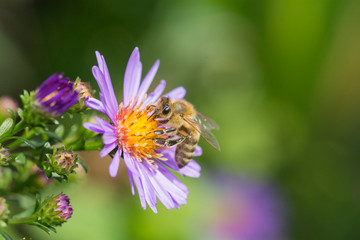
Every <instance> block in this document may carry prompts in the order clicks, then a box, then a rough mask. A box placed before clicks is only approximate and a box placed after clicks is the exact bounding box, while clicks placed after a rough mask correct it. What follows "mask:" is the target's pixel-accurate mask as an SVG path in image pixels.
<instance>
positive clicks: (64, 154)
mask: <svg viewBox="0 0 360 240" xmlns="http://www.w3.org/2000/svg"><path fill="white" fill-rule="evenodd" d="M50 163H51V165H52V167H53V169H54V171H55V172H56V173H57V174H59V175H69V174H70V173H72V172H73V171H74V169H75V168H76V167H77V156H76V154H75V153H73V152H71V151H67V150H58V151H57V152H56V153H55V155H54V156H53V157H52V159H51V160H50Z"/></svg>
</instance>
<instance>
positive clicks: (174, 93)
mask: <svg viewBox="0 0 360 240" xmlns="http://www.w3.org/2000/svg"><path fill="white" fill-rule="evenodd" d="M185 94H186V90H185V88H184V87H177V88H175V89H173V90H171V91H170V92H168V93H166V94H165V95H164V96H165V97H168V98H171V99H183V98H184V97H185Z"/></svg>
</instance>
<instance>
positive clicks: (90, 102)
mask: <svg viewBox="0 0 360 240" xmlns="http://www.w3.org/2000/svg"><path fill="white" fill-rule="evenodd" d="M84 103H85V105H86V106H87V107H88V108H91V109H94V110H96V111H99V112H102V113H106V112H105V108H104V105H103V104H102V102H101V101H99V100H97V99H96V98H89V99H87V100H85V101H84Z"/></svg>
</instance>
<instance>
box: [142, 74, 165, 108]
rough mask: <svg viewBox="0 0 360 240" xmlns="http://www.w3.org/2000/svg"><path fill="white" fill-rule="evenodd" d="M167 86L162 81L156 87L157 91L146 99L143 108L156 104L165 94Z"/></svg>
mask: <svg viewBox="0 0 360 240" xmlns="http://www.w3.org/2000/svg"><path fill="white" fill-rule="evenodd" d="M165 86H166V81H165V80H161V81H160V83H159V85H157V86H156V88H155V90H154V91H153V92H152V93H150V94H149V95H148V97H147V98H146V99H145V101H144V103H143V106H147V105H148V104H149V103H154V102H156V101H157V100H158V99H159V97H160V96H161V94H162V93H163V91H164V89H165Z"/></svg>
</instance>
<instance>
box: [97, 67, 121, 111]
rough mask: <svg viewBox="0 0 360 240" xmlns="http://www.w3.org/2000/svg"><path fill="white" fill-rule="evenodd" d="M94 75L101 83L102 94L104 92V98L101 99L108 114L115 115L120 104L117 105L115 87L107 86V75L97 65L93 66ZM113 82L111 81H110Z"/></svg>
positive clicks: (99, 83)
mask: <svg viewBox="0 0 360 240" xmlns="http://www.w3.org/2000/svg"><path fill="white" fill-rule="evenodd" d="M92 72H93V75H94V77H95V79H96V81H97V83H98V85H99V88H100V91H101V92H100V94H103V96H104V98H103V99H101V101H102V103H103V106H104V108H105V110H106V112H107V115H108V116H109V117H110V116H115V115H116V114H117V112H118V106H117V100H116V98H115V94H114V89H113V88H112V86H111V88H110V89H109V88H108V86H107V81H106V77H105V76H104V74H103V73H102V72H101V71H100V69H99V68H98V67H97V66H94V67H93V68H92ZM110 84H111V83H110Z"/></svg>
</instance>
